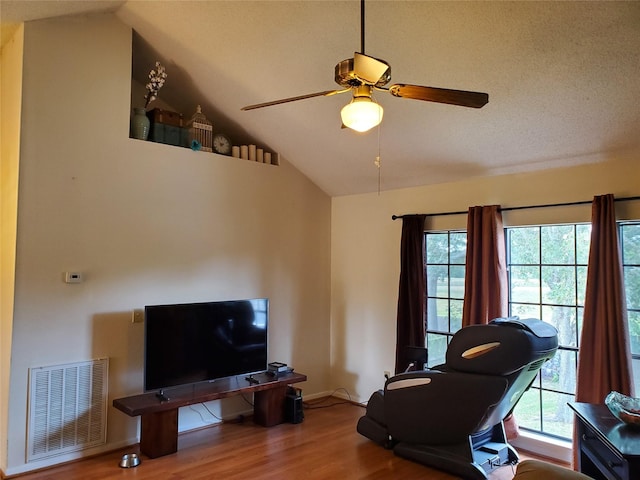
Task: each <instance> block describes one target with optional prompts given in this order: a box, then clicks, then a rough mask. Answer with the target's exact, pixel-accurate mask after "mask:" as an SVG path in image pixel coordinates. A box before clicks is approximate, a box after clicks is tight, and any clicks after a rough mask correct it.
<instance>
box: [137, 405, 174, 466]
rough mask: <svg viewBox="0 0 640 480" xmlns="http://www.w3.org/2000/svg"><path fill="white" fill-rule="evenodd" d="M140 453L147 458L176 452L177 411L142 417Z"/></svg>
mask: <svg viewBox="0 0 640 480" xmlns="http://www.w3.org/2000/svg"><path fill="white" fill-rule="evenodd" d="M140 451H141V452H142V453H144V454H145V455H146V456H148V457H149V458H156V457H161V456H162V455H169V454H170V453H175V452H177V451H178V409H177V408H175V409H173V410H166V411H163V412H155V413H147V414H145V415H142V420H141V427H140Z"/></svg>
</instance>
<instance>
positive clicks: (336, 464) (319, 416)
mask: <svg viewBox="0 0 640 480" xmlns="http://www.w3.org/2000/svg"><path fill="white" fill-rule="evenodd" d="M331 402H333V403H338V402H342V401H341V400H339V399H331ZM331 402H327V403H324V404H316V406H317V405H326V404H330V403H331ZM363 414H364V408H363V407H361V406H358V405H353V404H348V403H340V404H338V405H334V406H331V407H328V408H312V409H305V420H304V422H302V423H300V424H296V425H294V424H282V425H278V426H275V427H271V428H264V427H261V426H258V425H255V424H254V423H253V422H252V421H251V420H250V419H249V420H247V421H245V422H243V423H225V424H222V425H218V426H214V427H210V428H206V429H202V430H199V431H196V432H189V433H185V434H182V435H181V436H180V438H179V441H178V452H177V453H175V454H173V455H167V456H165V457H160V458H155V459H149V458H146V457H145V456H142V463H141V464H140V465H139V466H138V467H135V468H130V469H123V468H120V467H119V466H118V463H119V461H120V458H121V457H122V455H123V454H124V453H133V452H137V451H138V450H137V445H136V446H132V447H130V448H126V449H123V450H118V451H115V452H111V453H108V454H104V455H100V456H97V457H94V458H89V459H85V460H81V461H77V462H73V463H69V464H66V465H61V466H58V467H54V468H51V469H47V470H43V471H40V472H35V473H29V474H24V475H20V476H17V477H14V478H18V479H20V480H54V479H55V480H58V479H64V480H74V479H82V480H110V479H118V480H122V479H136V480H144V479H149V480H151V479H158V478H162V479H169V480H181V479H189V480H196V479H207V480H209V479H220V480H236V479H238V480H239V479H242V480H247V479H261V480H262V479H265V480H276V479H277V480H288V479H298V478H302V479H304V480H325V479H368V480H386V479H403V480H412V479H431V480H455V479H456V478H457V477H454V476H452V475H449V474H446V473H444V472H441V471H438V470H435V469H431V468H428V467H425V466H423V465H420V464H417V463H414V462H411V461H408V460H404V459H402V458H400V457H398V456H396V455H394V454H393V452H391V451H389V450H385V449H383V448H382V447H379V446H378V445H376V444H374V443H373V442H372V441H370V440H368V439H367V438H365V437H363V436H361V435H359V434H358V433H357V432H356V423H357V421H358V418H360V416H362V415H363ZM512 477H513V469H512V467H510V466H506V467H501V468H500V469H498V470H497V471H496V472H494V473H492V475H491V480H511V478H512Z"/></svg>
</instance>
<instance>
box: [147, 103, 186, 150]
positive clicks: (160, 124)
mask: <svg viewBox="0 0 640 480" xmlns="http://www.w3.org/2000/svg"><path fill="white" fill-rule="evenodd" d="M147 117H149V120H150V121H151V129H150V132H149V140H151V141H152V142H157V143H164V144H167V145H175V146H178V147H187V146H189V132H188V130H187V129H186V128H184V119H183V115H182V114H181V113H177V112H171V111H169V110H163V109H161V108H154V109H153V110H149V111H148V112H147Z"/></svg>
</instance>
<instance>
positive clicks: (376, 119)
mask: <svg viewBox="0 0 640 480" xmlns="http://www.w3.org/2000/svg"><path fill="white" fill-rule="evenodd" d="M383 113H384V110H383V109H382V107H381V106H380V105H378V104H377V103H376V102H374V101H373V100H371V99H370V98H367V97H356V98H354V99H353V100H352V101H351V103H349V104H347V105H345V106H344V107H342V110H341V111H340V117H341V118H342V123H343V124H344V125H345V126H346V127H348V128H350V129H352V130H355V131H357V132H366V131H367V130H371V129H372V128H373V127H375V126H376V125H379V124H380V122H381V121H382V115H383Z"/></svg>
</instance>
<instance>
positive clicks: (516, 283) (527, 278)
mask: <svg viewBox="0 0 640 480" xmlns="http://www.w3.org/2000/svg"><path fill="white" fill-rule="evenodd" d="M509 272H510V275H509V283H510V285H511V288H510V291H509V300H510V301H511V302H517V303H540V267H516V266H512V267H511V268H510V269H509Z"/></svg>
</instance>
